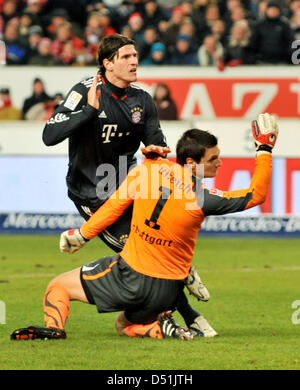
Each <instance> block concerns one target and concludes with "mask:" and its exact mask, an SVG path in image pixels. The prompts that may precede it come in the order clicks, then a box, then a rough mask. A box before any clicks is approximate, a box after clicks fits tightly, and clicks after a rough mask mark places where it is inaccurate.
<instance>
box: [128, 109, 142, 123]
mask: <svg viewBox="0 0 300 390" xmlns="http://www.w3.org/2000/svg"><path fill="white" fill-rule="evenodd" d="M142 112H143V109H142V108H141V107H134V108H133V109H132V110H131V113H132V115H131V118H132V121H133V122H134V123H139V122H140V121H141V119H142Z"/></svg>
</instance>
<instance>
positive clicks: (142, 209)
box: [11, 114, 278, 340]
mask: <svg viewBox="0 0 300 390" xmlns="http://www.w3.org/2000/svg"><path fill="white" fill-rule="evenodd" d="M252 127H253V129H255V131H254V130H253V138H254V142H255V145H256V158H255V163H256V164H255V165H256V168H255V171H254V174H253V177H252V180H251V183H250V186H249V188H247V189H241V190H237V191H227V192H225V191H224V192H223V191H219V193H218V195H216V191H215V190H214V191H210V190H209V189H206V188H203V186H202V179H203V176H204V177H206V178H213V177H215V176H216V175H217V172H218V169H219V168H220V166H221V165H222V163H221V160H220V149H219V147H218V140H217V138H216V137H215V136H214V135H212V134H210V133H209V132H207V131H203V130H198V129H191V130H187V131H186V132H184V133H183V135H182V136H181V138H180V139H179V141H178V142H177V146H176V163H172V162H171V161H168V160H165V159H163V158H161V157H159V158H157V159H156V160H154V161H153V160H149V159H146V160H145V161H144V162H143V163H142V164H143V165H142V166H143V170H141V169H140V168H141V167H140V166H139V167H136V168H133V169H132V171H131V174H130V175H128V176H127V178H126V179H125V181H124V183H122V184H121V186H120V188H119V189H118V190H117V191H116V192H115V193H114V194H113V196H112V197H111V198H110V199H108V201H107V202H106V203H105V204H104V205H103V206H102V207H100V208H99V209H98V210H97V211H96V212H95V214H94V215H92V216H91V218H90V219H89V220H88V221H87V222H86V223H85V224H83V225H82V226H81V228H80V229H72V230H67V231H65V232H63V233H62V234H61V239H60V250H61V251H62V252H68V253H74V252H76V251H77V250H79V249H80V248H82V247H83V246H84V245H85V244H86V243H87V241H88V240H90V239H92V238H94V237H96V236H97V234H99V233H100V232H102V231H103V230H104V229H105V228H107V227H108V226H109V225H110V224H112V223H114V222H115V221H116V220H117V219H118V217H119V216H120V215H121V214H122V213H123V212H124V210H125V209H126V208H128V207H129V206H131V205H132V204H133V203H134V211H133V215H132V226H133V230H132V231H131V232H130V235H129V238H128V241H127V242H126V244H125V247H124V249H123V250H122V251H121V252H120V253H119V254H118V255H113V256H108V257H104V258H102V259H99V260H96V261H94V262H90V263H88V264H86V265H84V266H82V267H78V268H75V269H73V270H72V271H70V272H68V273H64V274H61V275H59V276H57V277H56V278H54V279H52V280H51V282H50V283H49V284H48V286H47V289H46V291H45V294H44V300H43V306H44V320H45V325H46V327H32V326H30V327H28V328H21V329H17V330H15V331H14V332H13V333H12V334H11V339H12V340H24V339H34V338H40V339H45V338H48V339H65V338H66V332H65V324H66V320H67V318H68V316H69V307H70V301H71V300H75V301H80V302H83V303H88V304H93V305H96V307H97V309H98V312H99V313H105V312H114V311H120V312H121V313H120V314H119V315H118V317H117V319H116V322H115V327H116V330H117V333H118V334H119V335H121V336H123V335H124V336H125V335H127V336H129V337H151V338H158V339H163V338H165V337H174V338H179V339H192V338H193V333H192V332H193V326H192V325H193V324H191V326H190V329H189V330H187V329H186V330H185V329H183V328H182V327H180V326H179V325H178V324H176V323H175V322H174V320H173V319H172V316H171V313H164V312H165V311H166V310H169V311H170V310H174V308H175V307H176V305H178V302H179V299H180V295H181V294H182V292H183V288H184V281H185V279H186V278H187V277H188V273H189V269H190V267H191V263H192V258H193V254H194V249H195V244H196V237H197V235H198V231H199V230H200V229H201V225H202V223H203V221H204V220H205V218H206V217H207V216H209V215H222V214H228V213H234V212H241V211H243V210H247V209H249V208H252V207H255V206H257V205H259V204H262V203H263V202H264V201H265V199H266V197H267V194H268V191H269V184H270V180H271V175H272V149H273V147H274V145H275V143H276V139H277V135H278V126H277V123H276V121H275V118H274V117H272V116H270V115H269V114H262V115H259V117H258V120H257V121H253V122H252ZM199 164H202V165H203V167H204V175H203V176H200V174H199V172H197V167H198V166H199ZM187 166H189V168H190V169H189V170H188V169H187ZM154 167H156V168H157V169H153V168H154ZM162 169H163V172H165V177H170V178H171V179H169V184H168V187H166V188H165V190H166V189H167V191H166V192H165V196H166V198H165V201H164V204H163V207H162V206H161V205H160V204H159V206H153V205H155V199H153V193H154V192H155V193H157V194H158V193H159V191H158V190H159V189H160V190H161V191H163V189H162V188H161V183H162V181H161V180H160V179H157V174H158V173H161V171H162ZM185 170H186V172H185ZM153 174H154V177H155V179H154V180H153V176H152V175H153ZM162 175H163V174H162V173H161V177H162ZM183 178H184V179H183ZM167 180H168V179H167ZM178 182H180V183H181V184H183V185H182V186H181V190H180V191H178V190H176V184H174V183H178ZM149 183H151V186H150V188H149V186H148V184H149ZM143 187H144V188H145V189H146V191H147V192H146V191H145V192H146V194H147V195H146V197H143V196H137V193H138V194H139V195H140V193H141V192H140V191H141V188H143ZM186 188H193V191H190V192H191V194H189V192H188V191H187V190H186ZM157 198H158V197H157ZM160 199H161V198H160ZM157 202H159V200H158V201H156V204H157ZM188 206H190V207H188ZM191 206H193V207H191ZM153 207H156V209H155V211H156V212H153ZM191 210H192V212H191ZM151 213H152V216H151ZM149 216H151V217H150V220H149V219H148V218H149ZM145 221H146V222H145ZM170 237H171V238H172V240H170ZM150 240H151V243H150ZM162 243H165V244H162ZM162 259H163V261H162ZM162 313H163V314H162ZM214 333H215V335H216V332H215V331H214Z"/></svg>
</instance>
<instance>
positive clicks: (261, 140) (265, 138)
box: [251, 113, 278, 153]
mask: <svg viewBox="0 0 300 390" xmlns="http://www.w3.org/2000/svg"><path fill="white" fill-rule="evenodd" d="M251 125H252V135H253V138H254V143H255V148H256V151H257V152H260V151H263V152H269V153H272V149H273V148H274V146H275V143H276V140H277V136H278V124H277V122H276V119H275V117H274V116H273V115H270V114H267V113H266V114H260V115H258V118H257V120H254V121H252V122H251Z"/></svg>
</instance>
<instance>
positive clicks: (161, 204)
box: [145, 187, 172, 230]
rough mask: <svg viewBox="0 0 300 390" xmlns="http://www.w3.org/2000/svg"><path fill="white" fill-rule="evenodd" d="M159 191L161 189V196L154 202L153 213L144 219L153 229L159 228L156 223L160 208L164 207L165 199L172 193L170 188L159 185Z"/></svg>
mask: <svg viewBox="0 0 300 390" xmlns="http://www.w3.org/2000/svg"><path fill="white" fill-rule="evenodd" d="M159 191H161V196H160V198H159V199H158V201H157V203H156V206H155V208H154V210H153V213H152V215H151V217H150V219H146V220H145V224H146V225H147V226H149V227H150V228H151V229H155V230H159V229H160V225H158V223H157V220H158V218H159V216H160V213H161V212H162V209H163V208H164V205H165V204H166V202H167V200H168V199H169V198H170V195H171V194H172V190H171V189H170V188H167V187H159Z"/></svg>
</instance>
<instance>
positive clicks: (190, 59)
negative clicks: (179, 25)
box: [170, 34, 199, 65]
mask: <svg viewBox="0 0 300 390" xmlns="http://www.w3.org/2000/svg"><path fill="white" fill-rule="evenodd" d="M170 62H171V64H172V65H199V62H198V58H197V52H196V49H195V47H194V45H193V42H192V40H191V38H190V37H189V36H188V35H184V34H180V35H179V36H178V38H177V42H176V46H175V50H174V52H173V54H172V56H171V61H170Z"/></svg>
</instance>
